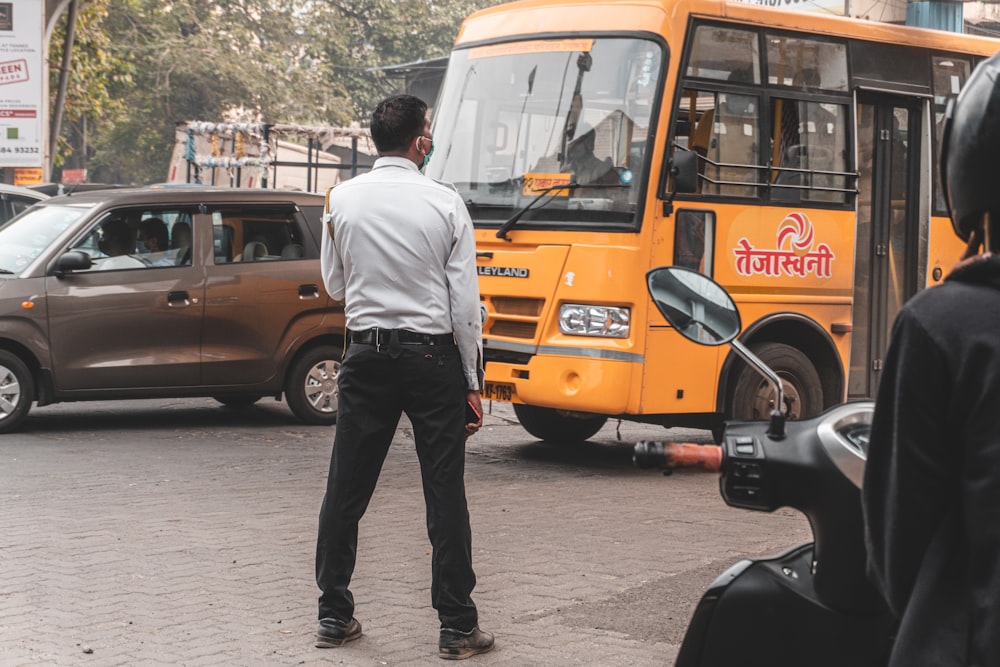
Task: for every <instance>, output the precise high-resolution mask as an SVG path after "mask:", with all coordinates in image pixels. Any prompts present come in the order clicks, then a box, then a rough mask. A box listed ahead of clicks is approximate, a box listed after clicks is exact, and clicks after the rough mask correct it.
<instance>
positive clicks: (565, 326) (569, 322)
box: [559, 303, 631, 338]
mask: <svg viewBox="0 0 1000 667" xmlns="http://www.w3.org/2000/svg"><path fill="white" fill-rule="evenodd" d="M630 319H631V313H630V311H629V309H628V308H617V307H615V306H588V305H585V304H578V303H567V304H565V305H563V306H562V307H561V308H560V309H559V331H561V332H563V333H564V334H572V335H574V336H603V337H605V338H628V328H629V321H630Z"/></svg>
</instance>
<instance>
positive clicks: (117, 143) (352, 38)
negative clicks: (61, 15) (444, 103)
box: [50, 0, 495, 183]
mask: <svg viewBox="0 0 1000 667" xmlns="http://www.w3.org/2000/svg"><path fill="white" fill-rule="evenodd" d="M484 4H495V0H454V1H452V2H443V1H442V0H331V1H330V2H319V0H177V1H175V2H163V0H90V1H89V2H87V3H86V4H84V5H83V6H82V7H81V10H80V12H79V17H78V20H77V26H76V46H75V47H74V53H73V54H72V55H73V60H72V71H71V77H70V88H69V90H68V94H67V100H66V106H65V112H64V119H65V121H64V128H63V133H64V140H63V141H62V142H61V143H60V146H61V150H60V153H59V155H57V156H56V157H55V159H56V164H62V163H63V162H64V161H65V162H66V164H74V165H76V166H83V162H84V161H85V163H86V165H87V167H88V168H89V170H90V172H91V180H106V181H113V182H127V183H150V182H156V181H161V180H163V178H164V176H165V172H166V168H167V164H168V162H169V158H170V152H171V150H172V148H173V142H174V129H175V126H176V124H177V123H178V122H183V121H190V120H222V119H223V117H224V116H225V115H231V114H232V113H233V112H234V110H241V111H242V113H244V114H245V115H246V116H247V119H254V120H257V119H259V120H262V121H265V122H280V123H287V122H297V123H308V124H331V125H346V124H348V123H350V122H351V121H352V120H355V119H363V118H366V117H367V115H368V113H369V111H370V109H371V107H372V106H373V104H374V102H375V101H376V100H377V99H379V98H381V97H383V96H384V95H385V94H387V93H389V92H392V91H393V90H394V85H393V84H392V83H391V82H388V81H387V80H386V78H385V76H384V74H383V72H382V71H381V69H379V68H381V67H384V66H386V65H395V64H400V63H404V62H408V61H413V60H418V59H424V58H428V57H434V56H441V55H444V54H446V53H447V52H448V50H449V49H450V47H451V44H452V41H453V40H454V37H455V34H456V33H457V31H458V26H459V24H460V22H461V20H462V18H463V17H464V16H465V15H466V14H467V13H469V12H470V11H472V10H473V9H475V8H478V7H480V6H482V5H484ZM64 23H65V19H63V24H64ZM64 30H65V25H61V26H59V27H58V29H57V30H56V31H55V34H54V35H53V38H52V45H51V50H50V53H51V63H52V65H53V68H52V69H53V77H57V74H58V67H59V63H60V62H61V57H62V53H61V50H62V35H63V34H64ZM54 80H55V79H54ZM84 129H86V131H85V132H84ZM84 137H86V140H85V144H84ZM84 146H85V147H86V148H85V152H84Z"/></svg>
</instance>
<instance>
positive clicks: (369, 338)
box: [347, 327, 455, 347]
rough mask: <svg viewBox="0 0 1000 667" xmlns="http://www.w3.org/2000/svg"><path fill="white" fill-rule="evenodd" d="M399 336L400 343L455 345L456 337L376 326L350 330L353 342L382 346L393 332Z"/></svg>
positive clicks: (387, 342)
mask: <svg viewBox="0 0 1000 667" xmlns="http://www.w3.org/2000/svg"><path fill="white" fill-rule="evenodd" d="M393 333H395V334H396V335H397V336H398V340H399V344H400V345H454V344H455V337H454V336H453V335H452V334H450V333H446V334H424V333H417V332H416V331H409V330H408V329H380V328H379V327H374V328H372V329H365V330H364V331H348V332H347V335H348V337H349V338H350V340H351V342H352V343H359V344H361V345H374V346H376V347H382V346H383V345H388V344H389V341H390V339H391V338H392V334H393Z"/></svg>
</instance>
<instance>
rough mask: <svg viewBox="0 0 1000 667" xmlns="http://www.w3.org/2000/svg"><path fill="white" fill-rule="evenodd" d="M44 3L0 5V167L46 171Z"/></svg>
mask: <svg viewBox="0 0 1000 667" xmlns="http://www.w3.org/2000/svg"><path fill="white" fill-rule="evenodd" d="M42 1H43V0H0V167H41V166H42V157H43V154H44V151H43V150H42V120H43V118H42V94H43V90H44V81H43V79H42V77H43V76H45V71H44V70H43V69H42V46H43V44H42V42H43V39H44V27H43V25H42V24H43V18H44V13H45V10H44V7H43V6H42Z"/></svg>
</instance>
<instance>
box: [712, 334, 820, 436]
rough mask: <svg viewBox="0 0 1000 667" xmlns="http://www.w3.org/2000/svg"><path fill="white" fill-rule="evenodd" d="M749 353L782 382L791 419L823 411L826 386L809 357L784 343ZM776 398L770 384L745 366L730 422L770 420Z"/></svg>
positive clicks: (738, 379) (735, 390)
mask: <svg viewBox="0 0 1000 667" xmlns="http://www.w3.org/2000/svg"><path fill="white" fill-rule="evenodd" d="M750 349H751V350H752V351H753V353H754V354H756V355H757V356H758V357H760V360H761V361H763V362H764V363H765V364H767V365H768V366H770V367H771V369H772V370H773V371H774V372H775V373H777V374H778V377H779V378H781V382H782V389H783V390H784V392H785V400H786V402H789V403H788V405H789V412H788V419H804V418H806V417H812V416H813V415H816V414H819V412H820V411H821V410H822V409H823V386H822V385H821V384H820V379H819V373H818V372H817V371H816V368H815V367H814V366H813V365H812V363H811V362H810V361H809V359H808V358H807V357H806V355H804V354H803V353H802V352H800V351H799V350H797V349H795V348H794V347H792V346H790V345H784V344H783V343H761V344H759V345H752V346H750ZM776 397H777V396H776V394H775V391H774V389H773V387H771V383H770V382H768V381H767V380H765V379H764V377H763V376H762V375H761V374H760V373H758V372H757V371H756V370H754V369H753V368H751V367H750V365H749V364H743V365H742V367H741V369H740V371H739V375H738V376H737V379H736V384H735V386H734V389H733V397H732V401H731V402H730V404H729V410H727V413H728V414H729V416H730V418H731V419H738V420H760V419H769V418H770V415H771V410H773V409H774V401H775V399H776Z"/></svg>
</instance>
